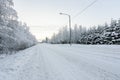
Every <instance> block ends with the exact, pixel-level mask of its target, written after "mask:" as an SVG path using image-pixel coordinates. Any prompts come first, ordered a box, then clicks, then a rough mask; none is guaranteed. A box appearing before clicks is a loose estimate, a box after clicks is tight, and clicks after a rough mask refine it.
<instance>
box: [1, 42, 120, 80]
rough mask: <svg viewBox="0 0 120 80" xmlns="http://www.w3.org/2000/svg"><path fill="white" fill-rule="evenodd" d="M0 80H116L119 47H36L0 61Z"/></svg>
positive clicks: (119, 74) (119, 78) (119, 72)
mask: <svg viewBox="0 0 120 80" xmlns="http://www.w3.org/2000/svg"><path fill="white" fill-rule="evenodd" d="M0 80H120V46H118V45H106V46H105V45H72V46H69V45H51V44H38V45H36V46H34V47H32V48H29V49H26V50H24V51H21V52H19V53H17V54H13V55H10V56H7V57H5V58H2V59H0Z"/></svg>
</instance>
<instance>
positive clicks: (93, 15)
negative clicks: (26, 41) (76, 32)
mask: <svg viewBox="0 0 120 80" xmlns="http://www.w3.org/2000/svg"><path fill="white" fill-rule="evenodd" d="M93 1H94V0H13V2H14V8H15V9H16V11H17V12H18V16H19V20H21V21H23V22H26V23H27V24H28V26H30V31H31V32H32V33H33V34H34V35H35V36H36V37H37V39H43V38H45V37H46V36H47V37H51V35H52V34H53V33H54V32H57V31H58V29H59V28H61V27H63V25H67V23H68V17H67V16H62V15H59V13H60V12H64V13H68V14H70V15H71V16H72V25H74V24H79V25H83V26H86V27H88V26H94V25H98V24H104V23H105V22H108V23H109V22H110V20H111V18H113V19H119V18H120V0H98V1H97V2H96V3H95V4H94V5H92V6H91V7H90V8H88V9H87V10H86V11H84V13H82V14H81V15H79V16H77V17H76V18H74V16H75V15H76V14H78V13H79V12H80V11H81V10H83V9H84V8H85V7H86V6H88V5H89V4H90V3H91V2H93Z"/></svg>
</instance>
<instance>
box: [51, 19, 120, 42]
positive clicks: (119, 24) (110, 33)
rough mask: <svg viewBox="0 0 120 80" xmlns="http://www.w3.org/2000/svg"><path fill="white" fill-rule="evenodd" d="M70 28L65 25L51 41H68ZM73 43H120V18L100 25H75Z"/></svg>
mask: <svg viewBox="0 0 120 80" xmlns="http://www.w3.org/2000/svg"><path fill="white" fill-rule="evenodd" d="M68 42H69V30H68V29H67V27H66V26H65V27H63V28H62V29H60V30H59V33H58V34H54V35H53V37H52V39H51V43H64V44H65V43H68ZM71 42H72V43H76V44H120V19H119V20H111V24H110V25H108V24H107V23H105V25H98V26H94V27H91V28H89V29H86V28H85V27H82V26H77V25H75V26H74V28H73V29H72V41H71Z"/></svg>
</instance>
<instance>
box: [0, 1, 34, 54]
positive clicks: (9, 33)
mask: <svg viewBox="0 0 120 80" xmlns="http://www.w3.org/2000/svg"><path fill="white" fill-rule="evenodd" d="M13 5H14V4H13V1H12V0H0V53H7V52H9V51H13V50H20V49H25V48H27V47H30V46H32V45H34V44H35V43H36V39H35V37H34V36H33V35H32V34H31V33H30V32H29V28H28V26H27V25H26V24H22V23H21V22H19V21H18V20H17V19H18V16H17V12H16V11H15V10H14V9H13Z"/></svg>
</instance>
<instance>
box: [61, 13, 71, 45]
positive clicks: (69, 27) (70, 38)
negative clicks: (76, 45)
mask: <svg viewBox="0 0 120 80" xmlns="http://www.w3.org/2000/svg"><path fill="white" fill-rule="evenodd" d="M60 15H67V16H68V17H69V31H70V37H69V44H70V46H71V16H70V15H69V14H65V13H60Z"/></svg>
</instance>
